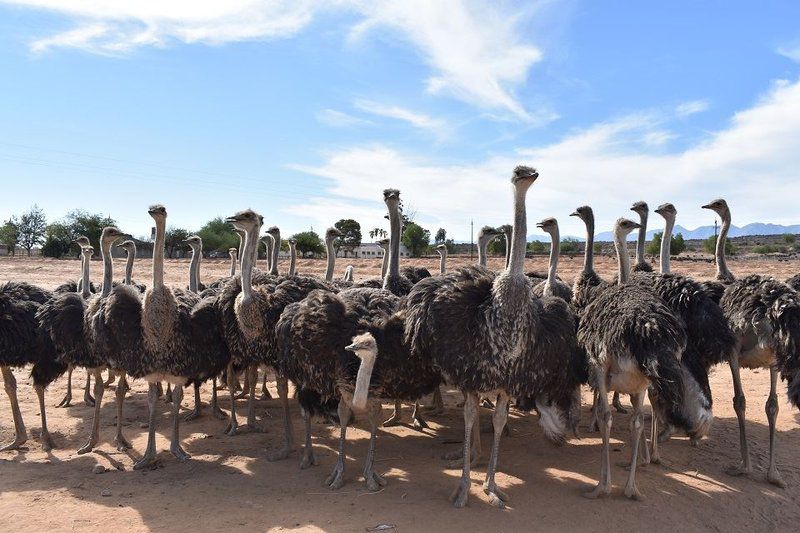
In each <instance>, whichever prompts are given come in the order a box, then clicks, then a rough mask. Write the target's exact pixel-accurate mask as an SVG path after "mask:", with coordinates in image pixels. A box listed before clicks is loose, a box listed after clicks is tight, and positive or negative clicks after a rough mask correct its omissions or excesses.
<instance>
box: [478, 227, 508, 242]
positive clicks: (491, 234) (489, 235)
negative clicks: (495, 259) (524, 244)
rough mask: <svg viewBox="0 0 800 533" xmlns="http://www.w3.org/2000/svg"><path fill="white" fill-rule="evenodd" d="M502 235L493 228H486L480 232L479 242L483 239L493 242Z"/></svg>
mask: <svg viewBox="0 0 800 533" xmlns="http://www.w3.org/2000/svg"><path fill="white" fill-rule="evenodd" d="M499 235H502V233H500V231H499V230H498V229H497V228H493V227H491V226H484V227H482V228H481V229H480V230H479V231H478V241H481V240H483V239H489V240H492V239H494V238H495V237H497V236H499Z"/></svg>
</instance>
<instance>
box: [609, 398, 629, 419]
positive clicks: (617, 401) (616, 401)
mask: <svg viewBox="0 0 800 533" xmlns="http://www.w3.org/2000/svg"><path fill="white" fill-rule="evenodd" d="M611 405H612V406H613V407H614V410H615V411H616V412H618V413H621V414H623V415H627V414H628V409H627V408H626V407H625V406H624V405H622V401H620V399H619V395H617V394H615V395H614V399H613V400H612V401H611Z"/></svg>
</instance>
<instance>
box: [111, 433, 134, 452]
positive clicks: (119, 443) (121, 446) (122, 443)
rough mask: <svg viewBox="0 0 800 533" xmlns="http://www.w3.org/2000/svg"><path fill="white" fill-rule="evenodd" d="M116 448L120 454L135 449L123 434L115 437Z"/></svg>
mask: <svg viewBox="0 0 800 533" xmlns="http://www.w3.org/2000/svg"><path fill="white" fill-rule="evenodd" d="M114 446H115V447H116V448H117V451H118V452H124V451H125V450H130V449H131V448H133V446H131V443H130V442H128V439H126V438H125V437H124V436H123V435H122V433H120V434H118V435H117V436H116V437H114Z"/></svg>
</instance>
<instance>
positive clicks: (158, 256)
mask: <svg viewBox="0 0 800 533" xmlns="http://www.w3.org/2000/svg"><path fill="white" fill-rule="evenodd" d="M166 226H167V221H166V220H164V219H163V218H161V217H159V218H157V219H156V240H155V242H153V289H160V288H162V287H163V286H164V241H165V234H166Z"/></svg>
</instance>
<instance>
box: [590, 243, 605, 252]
mask: <svg viewBox="0 0 800 533" xmlns="http://www.w3.org/2000/svg"><path fill="white" fill-rule="evenodd" d="M592 250H593V251H594V253H596V254H597V255H600V254H601V253H603V243H602V242H596V243H594V246H592Z"/></svg>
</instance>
